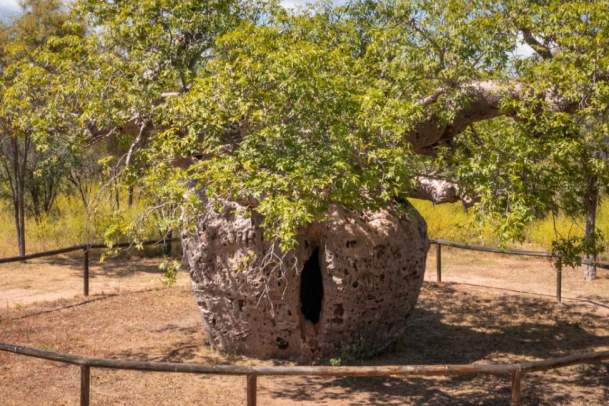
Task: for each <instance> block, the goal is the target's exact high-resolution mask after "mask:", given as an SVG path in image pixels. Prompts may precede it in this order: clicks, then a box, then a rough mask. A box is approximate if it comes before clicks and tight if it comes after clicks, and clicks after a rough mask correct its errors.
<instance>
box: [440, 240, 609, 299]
mask: <svg viewBox="0 0 609 406" xmlns="http://www.w3.org/2000/svg"><path fill="white" fill-rule="evenodd" d="M429 242H430V244H432V245H435V246H436V280H437V281H438V283H440V282H442V246H445V247H451V248H457V249H462V250H469V251H477V252H489V253H493V254H503V255H518V256H526V257H540V258H548V259H551V258H555V255H552V254H551V253H549V252H545V251H528V250H519V249H502V248H497V247H486V246H483V245H473V244H464V243H460V242H455V241H448V240H429ZM583 264H586V262H583ZM594 265H596V267H597V268H601V269H609V264H607V263H603V262H595V263H594ZM554 270H555V271H556V300H557V301H558V302H559V303H561V302H562V269H560V268H557V267H554Z"/></svg>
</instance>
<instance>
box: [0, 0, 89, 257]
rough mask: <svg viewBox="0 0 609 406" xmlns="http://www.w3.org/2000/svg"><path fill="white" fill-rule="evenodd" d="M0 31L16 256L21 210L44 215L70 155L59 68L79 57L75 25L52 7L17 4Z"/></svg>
mask: <svg viewBox="0 0 609 406" xmlns="http://www.w3.org/2000/svg"><path fill="white" fill-rule="evenodd" d="M22 7H23V12H22V14H21V15H20V17H19V18H17V19H16V20H14V21H13V22H12V23H11V24H10V25H8V26H6V27H4V28H3V34H2V39H3V42H2V44H1V48H2V51H0V58H1V59H0V75H1V78H0V169H1V172H0V174H1V176H2V178H3V180H4V182H6V184H7V185H8V187H6V189H5V190H7V191H8V195H9V197H10V202H11V206H12V209H13V212H14V216H15V226H16V231H17V241H18V247H19V254H20V255H24V254H25V249H26V238H25V217H26V209H28V208H29V209H30V210H31V213H33V214H34V215H35V216H39V215H41V214H42V212H44V211H49V210H50V209H51V207H52V205H53V202H54V199H55V197H56V195H57V192H58V188H59V187H60V183H61V182H62V180H63V176H64V175H65V169H66V166H65V165H66V163H67V162H69V160H66V158H67V157H69V156H71V155H73V154H76V153H77V147H76V145H77V139H78V138H77V133H78V132H79V128H80V126H79V125H78V120H77V116H75V115H74V112H75V110H74V109H73V107H74V103H73V100H74V94H73V93H71V92H70V91H69V90H68V89H69V86H66V85H65V84H64V82H63V81H64V79H65V78H64V77H62V71H63V70H64V68H65V67H66V63H67V61H69V60H70V59H74V57H79V55H76V54H74V52H78V50H77V47H76V48H75V47H74V44H75V43H78V42H79V41H81V40H82V36H83V34H84V28H83V25H82V24H79V23H78V22H74V21H73V20H71V19H70V15H69V13H68V12H67V11H66V10H65V9H64V8H63V6H62V5H61V3H60V2H59V1H41V0H30V1H25V2H23V3H22Z"/></svg>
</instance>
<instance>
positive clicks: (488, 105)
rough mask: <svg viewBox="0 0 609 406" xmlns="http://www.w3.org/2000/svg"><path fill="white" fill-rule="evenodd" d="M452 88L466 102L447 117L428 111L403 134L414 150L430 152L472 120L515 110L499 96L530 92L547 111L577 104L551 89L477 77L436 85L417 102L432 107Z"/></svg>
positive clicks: (522, 95)
mask: <svg viewBox="0 0 609 406" xmlns="http://www.w3.org/2000/svg"><path fill="white" fill-rule="evenodd" d="M456 91H459V92H461V93H462V94H463V95H465V96H466V99H467V103H461V107H460V108H458V109H456V110H455V111H454V114H453V115H452V119H451V120H450V121H446V120H442V119H441V118H440V114H439V113H432V114H429V115H428V116H427V117H426V118H425V119H423V120H421V121H420V122H419V123H418V124H417V125H415V126H414V128H413V130H412V131H411V132H410V133H409V134H407V138H408V141H410V143H411V144H412V146H413V149H414V151H415V152H417V153H420V154H424V155H432V154H433V153H434V150H435V148H436V147H437V146H439V145H445V144H448V143H449V142H450V141H451V140H452V139H453V138H454V137H455V136H457V135H458V134H459V133H461V132H462V131H463V130H465V129H466V128H467V127H468V126H469V125H470V124H472V123H475V122H478V121H483V120H489V119H492V118H495V117H499V116H503V115H514V113H515V112H512V111H506V110H505V109H502V108H501V103H502V101H503V100H507V99H517V100H525V99H527V98H529V97H533V96H534V97H535V98H537V99H539V100H542V101H543V102H544V104H545V105H546V108H547V109H548V110H550V111H556V112H572V111H574V110H575V109H577V108H578V105H577V104H576V103H574V102H572V101H570V100H567V99H565V98H564V97H561V96H560V95H558V94H556V93H555V92H554V91H553V90H546V91H543V92H537V93H534V91H533V90H532V89H531V88H530V87H529V86H527V85H526V84H523V83H519V82H515V81H509V80H479V81H471V82H466V83H461V84H458V85H455V86H453V87H445V88H439V89H436V90H435V91H434V92H433V93H431V94H430V95H429V96H427V97H425V98H423V99H422V100H420V101H419V105H420V106H421V107H423V108H427V107H432V106H433V105H434V104H436V103H438V102H439V100H441V99H442V97H443V96H447V95H450V94H451V93H453V92H456ZM440 107H441V106H440Z"/></svg>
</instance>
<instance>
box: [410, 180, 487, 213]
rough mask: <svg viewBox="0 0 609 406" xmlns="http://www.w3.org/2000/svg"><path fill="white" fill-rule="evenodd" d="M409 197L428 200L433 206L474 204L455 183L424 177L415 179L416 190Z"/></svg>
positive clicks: (473, 200) (472, 199)
mask: <svg viewBox="0 0 609 406" xmlns="http://www.w3.org/2000/svg"><path fill="white" fill-rule="evenodd" d="M410 197H413V198H415V199H423V200H429V201H431V202H433V203H434V204H441V203H456V202H462V203H463V205H464V206H465V207H470V206H471V205H473V204H474V203H475V202H476V199H475V198H472V197H469V196H465V195H463V194H462V193H461V192H460V190H459V186H458V185H457V184H456V183H453V182H449V181H447V180H444V179H437V178H431V177H426V176H417V177H416V190H415V191H414V193H413V194H412V196H410Z"/></svg>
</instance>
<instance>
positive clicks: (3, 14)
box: [0, 0, 19, 20]
mask: <svg viewBox="0 0 609 406" xmlns="http://www.w3.org/2000/svg"><path fill="white" fill-rule="evenodd" d="M18 12H19V4H17V0H0V20H5V19H7V18H10V17H12V16H14V15H15V14H17V13H18Z"/></svg>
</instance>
